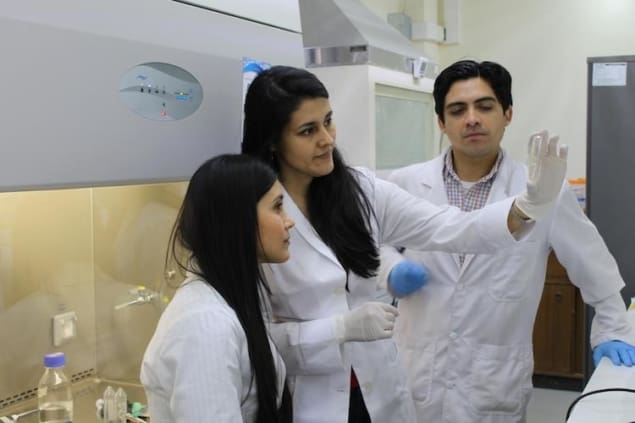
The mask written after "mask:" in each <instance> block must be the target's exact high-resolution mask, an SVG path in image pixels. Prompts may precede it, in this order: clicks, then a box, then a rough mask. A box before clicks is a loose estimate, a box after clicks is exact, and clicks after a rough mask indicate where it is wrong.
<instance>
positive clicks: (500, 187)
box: [417, 147, 514, 277]
mask: <svg viewBox="0 0 635 423" xmlns="http://www.w3.org/2000/svg"><path fill="white" fill-rule="evenodd" d="M448 151H449V147H448V148H446V149H445V150H444V151H443V153H442V154H439V155H438V156H437V157H436V158H434V159H432V160H431V161H430V162H429V164H428V166H422V167H421V169H420V171H419V172H417V178H418V179H419V183H420V184H421V185H422V186H424V187H425V188H427V190H428V194H427V196H426V198H427V199H428V200H430V201H431V202H433V203H435V204H448V196H447V193H446V191H445V183H444V182H443V166H444V165H445V156H446V154H447V153H448ZM508 156H509V154H508V153H507V152H505V151H503V158H502V160H501V162H500V164H499V166H498V171H497V173H496V175H495V177H494V182H493V184H492V188H491V189H490V193H489V196H488V198H487V204H490V203H493V202H496V201H500V200H503V199H505V198H507V197H509V196H510V193H511V192H512V190H511V185H512V181H513V179H514V178H512V176H513V175H512V173H513V167H512V166H511V165H510V160H509V158H508ZM452 258H453V259H454V262H455V263H456V265H457V267H459V268H460V275H462V274H463V273H464V272H465V270H466V269H467V268H468V266H469V265H470V263H471V262H472V260H473V259H474V254H466V255H465V259H464V261H463V265H461V262H460V260H459V254H452ZM459 277H460V276H459Z"/></svg>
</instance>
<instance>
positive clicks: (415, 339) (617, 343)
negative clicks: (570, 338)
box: [382, 60, 635, 423]
mask: <svg viewBox="0 0 635 423" xmlns="http://www.w3.org/2000/svg"><path fill="white" fill-rule="evenodd" d="M434 99H435V103H436V104H435V110H436V113H437V117H438V124H439V126H440V128H441V130H442V131H443V132H444V133H445V134H446V135H447V136H448V138H449V141H450V145H451V146H450V148H449V149H448V150H447V151H445V152H444V153H443V154H441V155H440V156H439V157H437V158H436V159H433V160H431V161H429V162H426V163H421V164H415V165H412V166H408V167H405V168H403V169H399V170H396V171H395V172H393V173H392V174H391V176H390V179H391V180H392V181H393V182H395V183H397V184H398V185H400V186H401V187H402V188H404V189H406V190H407V191H409V192H410V193H412V194H414V195H416V196H419V197H422V198H425V199H427V200H429V201H431V202H433V203H437V204H448V203H449V204H452V205H456V206H458V207H460V208H461V209H463V210H474V209H478V208H481V207H483V206H485V204H487V203H491V202H494V201H498V200H501V199H503V198H507V197H510V196H514V195H516V194H517V193H518V192H520V191H521V190H522V189H523V188H524V187H525V184H526V180H527V170H526V167H525V166H524V165H523V164H521V163H519V162H516V161H514V160H512V159H511V158H510V157H509V155H508V154H507V153H505V152H504V150H502V149H501V148H500V143H501V140H502V138H503V134H504V132H505V127H506V126H507V125H508V124H509V123H510V122H511V119H512V97H511V76H510V75H509V73H508V72H507V70H506V69H505V68H503V67H502V66H500V65H498V64H496V63H492V62H482V63H477V62H474V61H468V60H465V61H460V62H457V63H455V64H453V65H451V66H450V67H448V68H447V69H445V70H444V71H443V72H442V73H441V74H440V75H439V76H438V78H437V80H436V82H435V86H434ZM535 225H536V226H535V227H534V229H533V231H532V233H531V235H530V236H529V240H528V242H523V243H518V244H517V245H516V246H514V247H512V248H510V249H508V250H506V251H503V252H500V253H497V254H494V255H474V254H448V253H441V252H425V253H424V252H415V251H411V250H405V251H404V252H403V255H404V256H405V257H406V259H408V260H410V261H411V262H412V263H411V264H412V266H413V267H415V268H416V264H414V263H423V264H424V265H425V266H426V267H427V268H428V271H429V278H428V281H427V283H425V285H424V286H423V288H421V289H417V288H418V285H421V282H420V283H417V282H414V283H413V284H411V285H400V286H388V288H389V290H391V291H392V292H393V293H396V294H400V295H406V296H404V297H403V298H402V299H401V301H400V302H399V311H400V316H399V318H398V319H397V324H396V325H397V326H396V328H395V332H396V335H395V336H396V338H397V343H398V346H399V349H400V350H399V353H400V357H401V360H402V361H403V363H404V364H405V367H406V370H407V372H406V373H407V374H408V382H409V385H410V388H411V391H412V395H413V397H414V401H415V407H416V411H417V418H418V421H420V422H446V421H447V422H461V423H469V422H479V423H495V422H505V423H510V422H523V421H525V415H526V406H527V403H528V401H529V398H530V395H531V391H532V382H531V377H532V373H533V353H532V332H533V326H534V320H535V316H536V310H537V308H538V304H539V302H540V298H541V294H542V290H543V285H544V280H545V270H546V264H547V258H548V256H549V253H550V251H551V250H552V249H553V250H554V251H555V253H556V255H557V256H558V259H559V260H560V262H561V263H562V264H563V265H564V267H565V268H566V269H567V272H568V274H569V277H570V278H571V281H572V282H573V283H574V284H575V285H576V286H578V287H579V288H580V290H581V292H582V297H583V299H584V301H585V302H586V303H587V304H590V305H591V306H593V307H594V308H595V312H596V315H595V319H594V321H593V326H592V331H591V345H592V347H594V358H595V359H596V361H598V360H599V358H600V357H602V356H604V355H605V356H609V357H610V358H611V359H612V360H613V362H614V363H615V364H625V365H628V366H630V365H632V364H633V363H635V348H634V347H633V346H632V345H630V344H632V343H634V342H635V336H634V333H633V330H632V328H631V327H630V326H629V324H628V323H627V321H626V316H625V314H626V312H625V305H624V302H623V300H622V298H621V296H620V290H621V288H622V287H623V286H624V282H623V280H622V278H621V276H620V274H619V271H618V268H617V265H616V262H615V260H614V259H613V257H612V256H611V254H610V253H609V251H608V250H607V248H606V245H605V244H604V242H603V240H602V238H601V237H600V235H599V233H598V231H597V230H596V228H595V226H594V225H593V224H592V223H591V222H590V221H589V220H588V219H587V218H586V216H585V215H584V213H583V211H582V209H581V207H580V206H579V205H578V202H577V200H576V197H575V196H574V194H573V193H572V192H571V191H570V190H569V189H568V187H567V186H566V184H565V186H564V187H563V189H562V191H561V193H560V198H559V200H558V202H557V205H556V207H555V208H554V210H553V211H552V212H550V215H549V216H548V217H547V218H545V219H543V220H541V221H540V222H536V223H535ZM395 254H397V253H396V251H395V250H394V249H386V248H384V250H383V252H382V261H383V263H384V265H385V268H384V269H383V271H382V272H384V273H383V274H386V273H389V271H391V270H390V269H391V265H390V264H391V263H394V262H395V261H396V260H397V256H395ZM400 259H401V258H400ZM406 263H407V262H406ZM404 267H405V268H406V269H407V266H403V263H402V266H399V267H394V268H392V269H393V270H395V271H403V269H404ZM398 269H399V270H398ZM401 279H402V280H404V278H401ZM407 279H408V278H405V280H407ZM422 281H423V279H422ZM622 341H625V342H622Z"/></svg>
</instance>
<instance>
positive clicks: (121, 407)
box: [115, 388, 128, 423]
mask: <svg viewBox="0 0 635 423" xmlns="http://www.w3.org/2000/svg"><path fill="white" fill-rule="evenodd" d="M115 404H116V407H117V419H116V420H115V421H116V422H117V423H126V414H127V413H128V396H127V395H126V391H124V390H123V389H122V388H119V389H117V392H115Z"/></svg>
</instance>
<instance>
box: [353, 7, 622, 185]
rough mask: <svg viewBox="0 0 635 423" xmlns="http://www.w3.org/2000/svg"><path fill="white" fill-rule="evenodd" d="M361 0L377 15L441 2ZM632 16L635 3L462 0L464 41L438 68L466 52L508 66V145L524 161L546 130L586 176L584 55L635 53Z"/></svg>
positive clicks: (572, 167)
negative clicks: (532, 140)
mask: <svg viewBox="0 0 635 423" xmlns="http://www.w3.org/2000/svg"><path fill="white" fill-rule="evenodd" d="M363 3H365V4H366V5H367V6H369V8H371V10H374V11H375V12H376V13H377V12H378V11H380V9H379V8H378V7H377V4H383V5H384V6H383V8H384V9H390V7H392V8H393V9H399V8H400V7H401V8H404V7H405V8H406V9H407V8H410V9H411V10H412V9H413V8H414V6H412V5H413V4H415V3H420V4H425V5H429V4H430V3H433V4H436V3H437V2H436V0H419V2H414V1H412V0H411V1H405V5H406V6H404V2H403V1H399V0H386V1H383V2H381V3H380V2H378V1H377V0H375V1H372V0H363ZM373 3H375V5H374V4H373ZM388 5H390V7H389V6H388ZM406 13H407V12H406ZM634 17H635V1H633V0H604V1H596V0H557V1H549V0H533V1H521V0H516V1H509V0H463V1H462V12H461V20H462V24H461V31H462V40H461V43H460V44H458V45H442V46H440V47H439V62H440V65H441V68H443V67H445V66H447V65H449V64H451V63H453V62H454V61H456V60H459V59H461V58H466V57H467V58H475V59H476V60H493V61H497V62H499V63H501V64H503V65H504V66H505V67H506V68H507V69H508V70H509V71H510V72H511V74H512V77H513V81H514V82H513V95H514V118H513V121H512V124H511V125H510V126H509V128H508V130H507V134H506V136H505V140H504V141H503V146H504V147H505V148H506V149H508V150H509V151H510V152H511V154H512V155H513V156H514V157H515V158H518V159H522V160H524V159H525V145H526V144H525V140H526V139H527V138H528V135H529V134H530V133H531V132H532V131H534V130H537V129H540V128H543V127H544V128H548V129H549V130H551V131H554V132H557V133H559V134H560V136H561V139H562V140H563V142H566V143H567V144H569V146H570V160H569V170H568V176H569V177H578V176H584V175H585V174H586V99H587V96H586V94H587V93H586V90H587V86H586V84H587V65H586V59H587V57H594V56H614V55H635V41H634V40H635V25H633V18H634ZM384 18H385V16H384ZM413 18H414V17H413ZM419 18H421V17H419ZM426 19H430V18H429V17H428V18H426ZM422 50H424V52H425V49H422Z"/></svg>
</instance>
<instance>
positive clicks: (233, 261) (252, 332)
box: [170, 154, 290, 423]
mask: <svg viewBox="0 0 635 423" xmlns="http://www.w3.org/2000/svg"><path fill="white" fill-rule="evenodd" d="M276 179H277V178H276V174H275V172H273V171H272V169H271V168H270V167H268V166H266V165H264V164H263V163H262V162H260V161H258V160H254V159H253V158H251V157H248V156H245V155H239V154H233V155H221V156H217V157H214V158H212V159H210V160H208V161H206V162H205V163H203V164H202V165H201V166H200V167H199V168H198V170H197V171H196V172H195V173H194V175H193V176H192V178H191V180H190V183H189V185H188V188H187V192H186V194H185V198H184V200H183V205H182V206H181V210H180V211H179V215H178V217H177V220H176V223H175V226H174V229H173V231H172V237H171V243H170V251H171V258H172V259H174V260H175V261H176V263H177V264H178V265H179V266H180V267H181V268H182V269H184V270H187V271H189V272H192V273H194V274H197V275H198V276H200V277H201V278H202V279H204V280H205V281H207V283H209V284H210V285H211V286H213V287H214V288H215V289H216V290H217V291H218V292H219V293H220V294H221V295H222V296H223V298H224V299H225V301H227V303H228V304H229V306H230V307H231V308H232V309H233V310H234V311H235V313H236V315H237V316H238V320H239V321H240V324H241V325H242V327H243V329H244V331H245V335H246V337H247V346H248V351H249V360H250V362H251V366H252V370H253V374H254V375H255V381H256V389H257V396H258V414H257V419H256V421H257V422H259V423H265V422H287V421H289V422H290V419H286V420H285V419H283V418H282V417H281V415H282V414H285V415H286V414H287V413H285V412H284V410H278V407H277V400H276V398H277V397H276V395H277V393H278V392H280V391H281V390H282V389H283V387H282V386H276V381H277V380H278V378H277V377H276V370H275V365H274V360H273V354H272V352H271V348H270V345H269V338H268V334H267V329H266V326H265V322H264V318H263V315H262V310H261V303H260V294H261V292H262V290H265V291H266V293H268V288H267V286H266V285H265V283H264V281H263V278H262V276H261V273H260V268H259V263H258V258H257V245H258V244H257V243H258V242H259V241H258V212H257V204H258V201H259V200H260V198H262V197H263V196H264V195H265V194H266V193H267V192H268V191H269V190H270V189H271V187H272V186H273V184H274V183H275V181H276ZM179 248H182V249H184V250H185V257H183V256H181V255H180V254H179V253H178V252H177V251H179V250H178V249H179ZM201 336H205V334H201ZM283 405H284V406H285V407H290V402H288V398H287V403H286V404H283Z"/></svg>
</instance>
